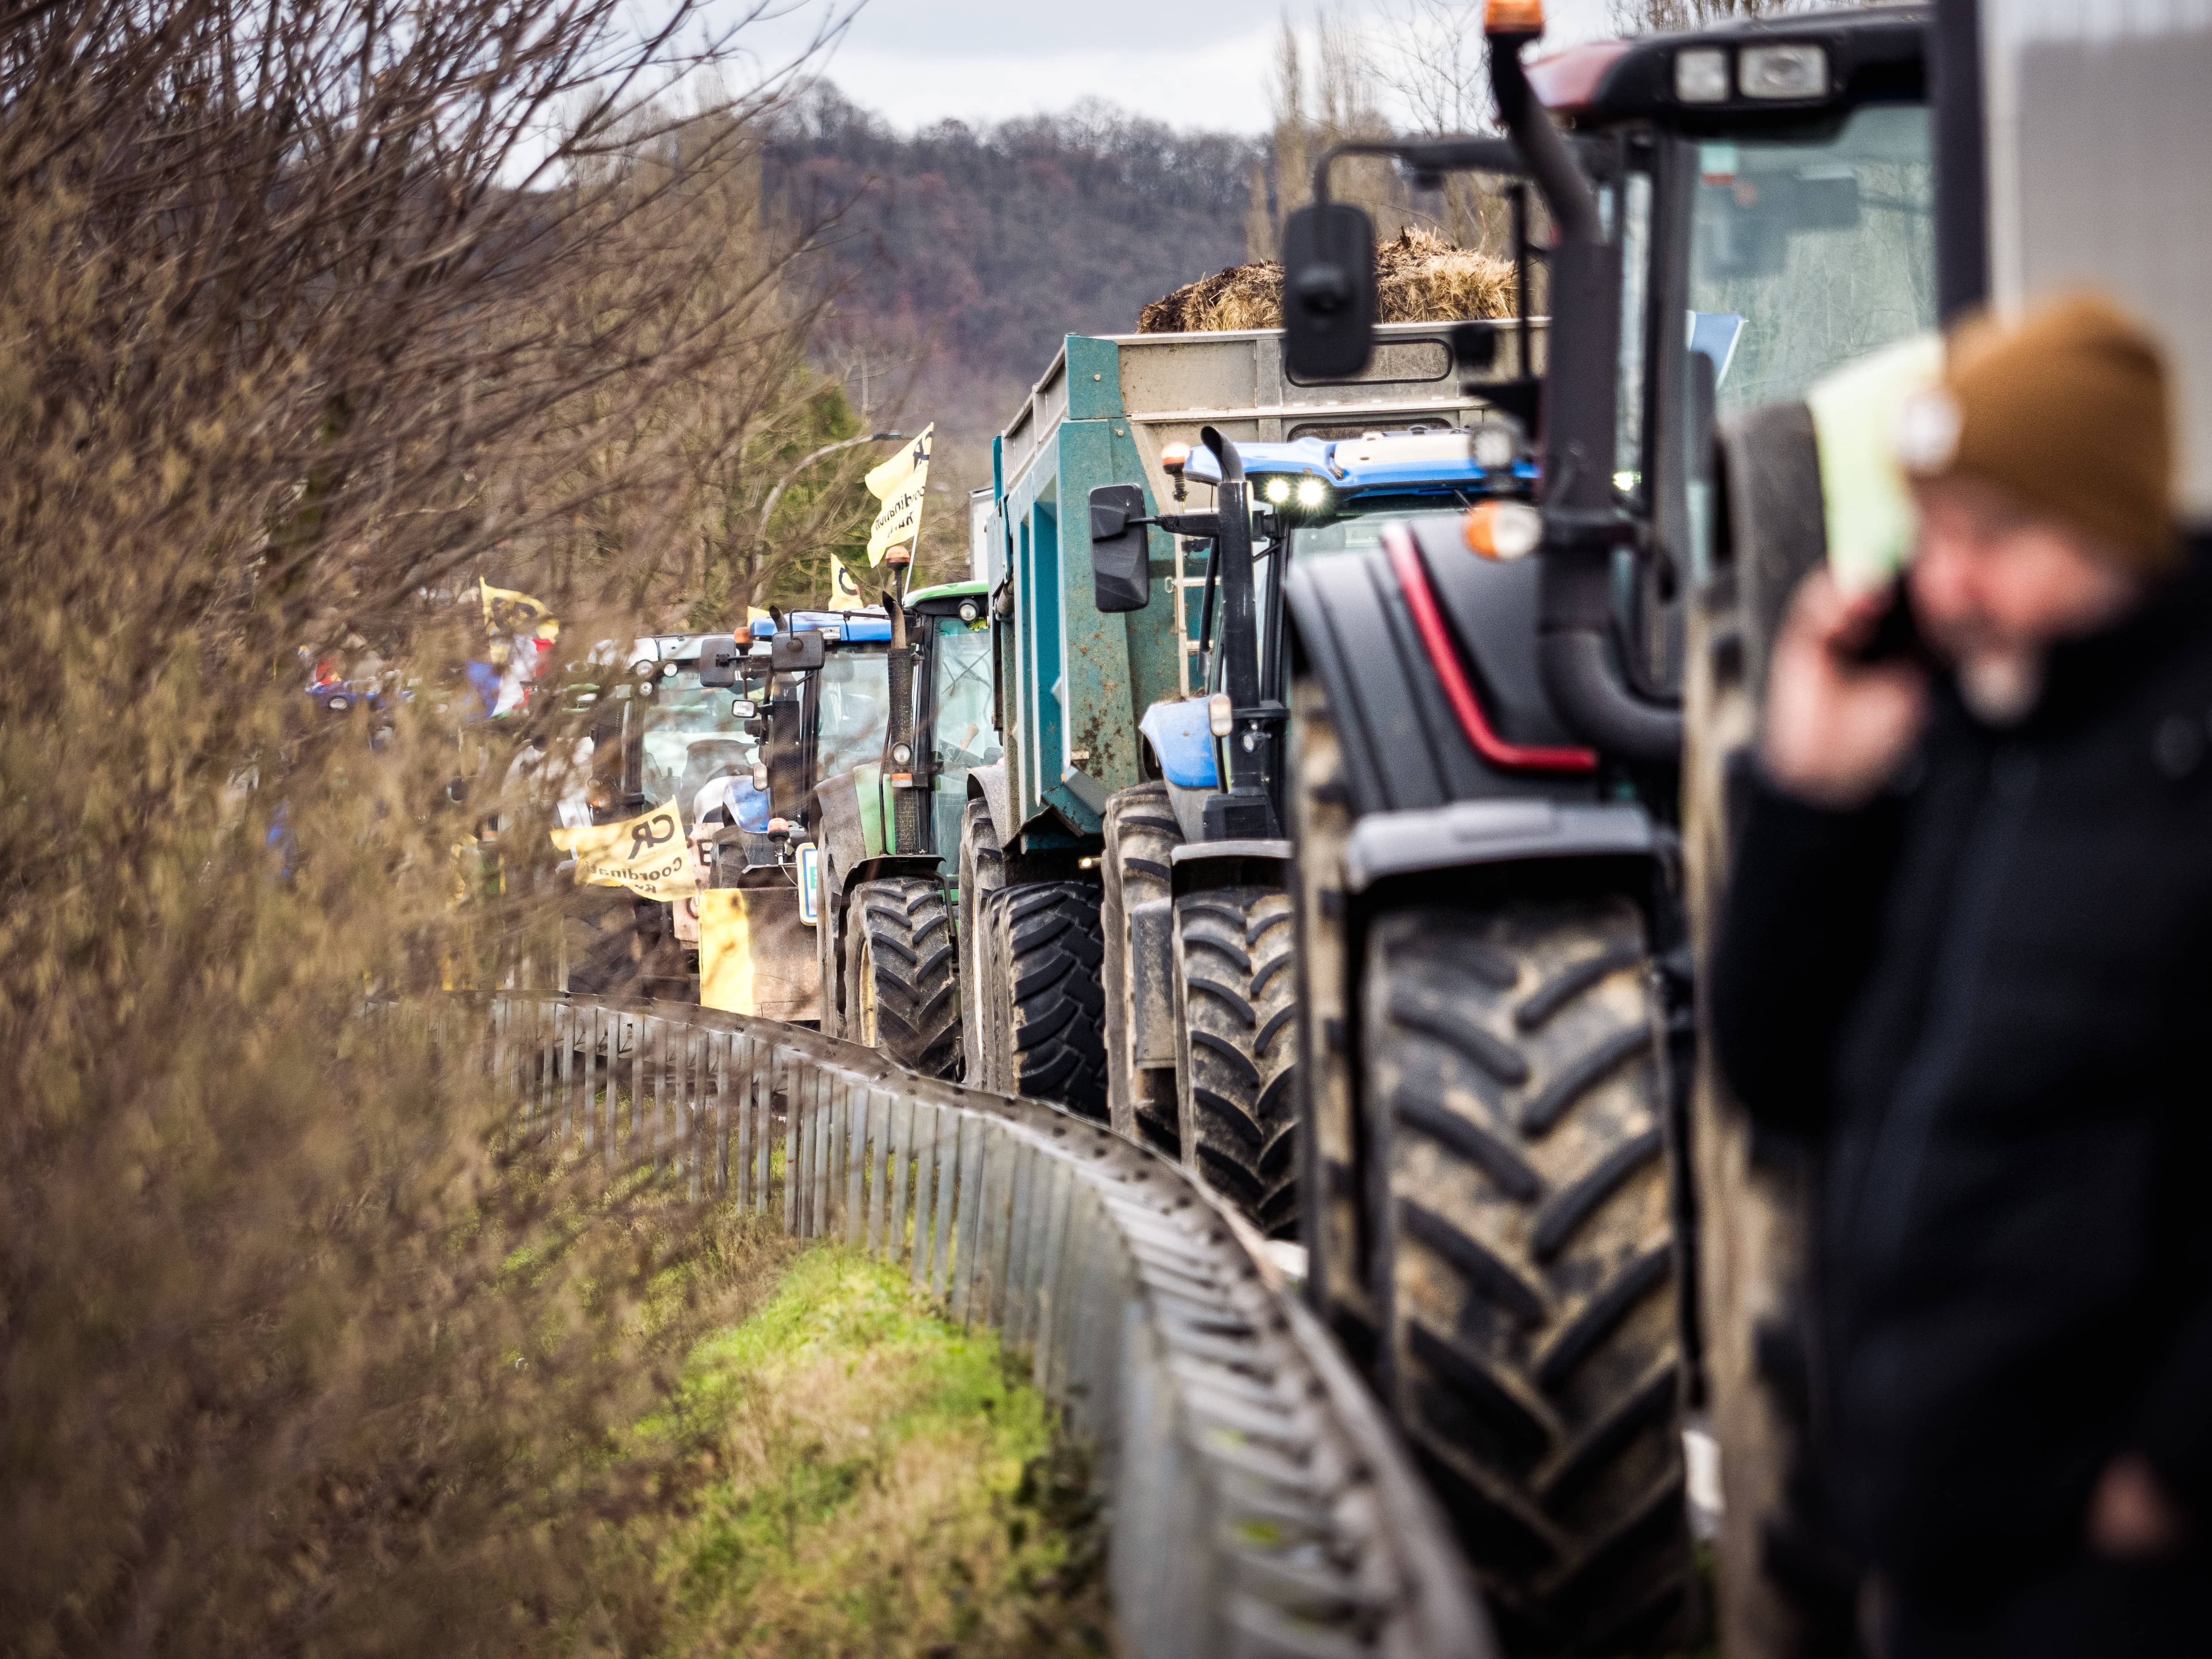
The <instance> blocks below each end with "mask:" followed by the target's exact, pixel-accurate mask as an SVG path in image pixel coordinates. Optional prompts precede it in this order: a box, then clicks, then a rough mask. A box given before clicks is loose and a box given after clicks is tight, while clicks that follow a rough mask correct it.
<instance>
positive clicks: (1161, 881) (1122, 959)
mask: <svg viewBox="0 0 2212 1659" xmlns="http://www.w3.org/2000/svg"><path fill="white" fill-rule="evenodd" d="M1105 838H1106V850H1105V852H1104V853H1103V854H1102V855H1101V856H1100V859H1099V873H1100V874H1101V875H1102V876H1103V878H1104V887H1105V906H1104V912H1103V922H1104V926H1105V930H1106V938H1105V970H1106V971H1105V984H1106V1098H1107V1111H1108V1115H1109V1119H1110V1120H1111V1121H1112V1122H1113V1125H1114V1127H1115V1128H1116V1129H1119V1130H1121V1132H1122V1133H1124V1134H1133V1135H1135V1136H1137V1137H1138V1138H1139V1139H1142V1140H1143V1141H1145V1142H1146V1144H1147V1145H1149V1146H1156V1147H1158V1149H1159V1150H1160V1151H1161V1152H1164V1153H1166V1154H1167V1155H1168V1156H1169V1157H1170V1158H1173V1157H1176V1156H1177V1155H1179V1153H1180V1152H1181V1151H1182V1140H1181V1139H1180V1136H1179V1133H1178V1132H1177V1129H1176V1111H1177V1107H1176V1074H1175V1073H1173V1072H1171V1071H1170V1070H1169V1069H1168V1068H1167V1067H1166V1066H1139V1064H1138V1063H1137V1054H1136V1050H1135V1048H1134V1041H1135V1036H1136V1033H1135V1030H1134V1029H1133V1028H1134V1024H1135V1019H1134V1014H1135V1000H1136V983H1135V978H1134V975H1133V973H1132V972H1131V967H1130V957H1131V940H1130V931H1129V927H1130V921H1129V913H1130V911H1131V910H1132V909H1133V908H1135V907H1136V906H1138V905H1139V904H1145V903H1150V902H1156V901H1158V900H1161V899H1164V898H1166V897H1168V896H1169V895H1170V882H1171V876H1172V871H1171V869H1170V860H1171V859H1172V858H1173V856H1174V854H1175V849H1176V847H1177V846H1178V845H1179V844H1180V843H1181V842H1182V825H1180V824H1179V823H1176V816H1175V811H1174V809H1173V808H1172V807H1171V806H1170V805H1168V787H1167V785H1166V784H1164V783H1161V782H1158V781H1153V782H1149V783H1140V784H1137V785H1136V786H1134V787H1132V788H1128V789H1124V790H1122V791H1121V792H1120V793H1118V794H1116V795H1115V796H1114V797H1113V798H1112V799H1109V801H1108V802H1107V803H1106V823H1105Z"/></svg>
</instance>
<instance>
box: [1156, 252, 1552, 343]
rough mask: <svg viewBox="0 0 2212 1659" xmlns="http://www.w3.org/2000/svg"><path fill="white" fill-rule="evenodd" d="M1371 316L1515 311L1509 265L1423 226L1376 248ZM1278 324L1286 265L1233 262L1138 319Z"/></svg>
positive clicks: (1208, 326) (1168, 330)
mask: <svg viewBox="0 0 2212 1659" xmlns="http://www.w3.org/2000/svg"><path fill="white" fill-rule="evenodd" d="M1375 276H1376V320H1377V321H1378V322H1385V323H1443V322H1457V321H1459V320H1461V319H1463V318H1472V317H1510V316H1511V315H1512V314H1513V264H1512V261H1510V259H1499V258H1492V256H1491V255H1489V254H1487V253H1477V252H1473V251H1471V250H1469V249H1467V248H1463V247H1461V246H1458V245H1456V244H1455V243H1452V242H1448V241H1446V240H1444V239H1443V237H1441V236H1438V235H1437V234H1434V233H1433V232H1431V231H1426V230H1406V231H1401V232H1400V233H1399V234H1398V235H1397V237H1396V238H1395V239H1394V240H1390V241H1388V242H1385V243H1383V245H1382V246H1380V247H1378V248H1376V250H1375ZM1282 325H1283V268H1282V266H1281V265H1280V264H1277V263H1276V262H1275V261H1273V260H1272V259H1271V260H1269V261H1267V263H1266V264H1255V265H1231V266H1230V267H1229V269H1228V270H1222V271H1217V272H1215V273H1214V274H1213V275H1212V276H1202V277H1200V279H1199V280H1198V281H1197V282H1194V283H1188V284H1186V285H1185V286H1183V287H1182V288H1179V289H1176V291H1175V292H1174V293H1172V294H1170V295H1168V296H1167V297H1166V298H1165V299H1163V300H1155V301H1152V304H1150V305H1148V306H1146V307H1145V308H1144V310H1143V312H1142V313H1139V316H1138V318H1137V330H1138V332H1139V333H1142V334H1199V333H1211V332H1213V331H1218V330H1221V329H1231V328H1280V327H1281V326H1282Z"/></svg>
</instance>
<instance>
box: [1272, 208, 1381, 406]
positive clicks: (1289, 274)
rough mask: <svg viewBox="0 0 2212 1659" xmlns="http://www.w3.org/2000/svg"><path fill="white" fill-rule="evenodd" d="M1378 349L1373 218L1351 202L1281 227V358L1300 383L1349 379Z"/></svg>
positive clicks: (1301, 215)
mask: <svg viewBox="0 0 2212 1659" xmlns="http://www.w3.org/2000/svg"><path fill="white" fill-rule="evenodd" d="M1374 354H1375V225H1374V222H1373V221H1372V220H1370V219H1369V218H1368V216H1367V215H1366V214H1365V212H1364V211H1363V210H1360V209H1358V208H1356V207H1354V206H1352V204H1350V203H1349V202H1321V203H1316V204H1314V205H1313V206H1311V207H1303V208H1300V209H1299V210H1297V212H1296V213H1293V214H1292V215H1291V216H1290V220H1289V222H1287V223H1285V225H1284V227H1283V363H1284V367H1285V369H1286V370H1287V371H1288V372H1289V374H1290V378H1291V380H1293V381H1296V382H1297V383H1298V384H1300V385H1304V384H1305V383H1307V382H1309V381H1313V380H1350V379H1351V378H1352V376H1353V375H1355V374H1359V373H1361V372H1362V371H1363V370H1364V369H1365V368H1366V367H1367V363H1368V360H1369V359H1370V357H1372V356H1374Z"/></svg>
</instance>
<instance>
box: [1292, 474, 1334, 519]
mask: <svg viewBox="0 0 2212 1659" xmlns="http://www.w3.org/2000/svg"><path fill="white" fill-rule="evenodd" d="M1298 505H1299V506H1300V507H1304V508H1305V509H1306V511H1307V512H1309V513H1311V512H1315V511H1317V510H1318V509H1320V508H1322V507H1327V506H1328V485H1327V484H1325V483H1322V481H1321V480H1320V479H1319V478H1301V479H1299V480H1298Z"/></svg>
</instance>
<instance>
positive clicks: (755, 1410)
mask: <svg viewBox="0 0 2212 1659" xmlns="http://www.w3.org/2000/svg"><path fill="white" fill-rule="evenodd" d="M678 1414H679V1415H680V1416H681V1418H683V1419H684V1423H683V1427H684V1428H685V1429H686V1430H688V1431H691V1432H693V1433H699V1432H701V1431H704V1435H703V1437H704V1439H705V1442H706V1443H707V1444H708V1445H709V1446H710V1447H712V1448H713V1453H712V1455H714V1458H715V1459H716V1460H717V1465H718V1467H717V1469H716V1479H715V1480H714V1481H713V1482H711V1483H710V1485H709V1486H708V1490H707V1492H705V1493H704V1495H703V1497H702V1498H701V1499H700V1500H699V1502H698V1504H697V1507H696V1509H695V1510H693V1512H692V1513H691V1515H690V1516H689V1517H688V1519H687V1520H686V1521H685V1522H684V1525H683V1526H682V1527H681V1528H679V1529H678V1533H677V1534H676V1535H675V1537H674V1538H673V1539H672V1540H671V1541H669V1543H668V1544H667V1545H666V1546H665V1548H664V1551H663V1553H662V1557H661V1559H662V1561H663V1563H664V1571H665V1573H666V1575H667V1577H668V1581H669V1582H668V1589H669V1591H670V1593H671V1602H672V1607H671V1614H672V1618H671V1623H670V1625H669V1626H668V1627H667V1635H668V1638H669V1640H668V1641H667V1642H666V1644H665V1650H667V1651H670V1652H672V1653H685V1654H710V1653H714V1654H720V1653H727V1654H736V1653H743V1654H746V1655H761V1656H770V1655H773V1656H778V1659H781V1656H793V1659H797V1656H802V1655H805V1656H811V1655H823V1656H829V1655H839V1656H845V1655H852V1656H859V1655H868V1656H878V1655H881V1656H904V1655H914V1656H941V1655H950V1654H954V1653H957V1654H960V1655H962V1656H969V1655H979V1656H980V1655H994V1654H1015V1653H1021V1654H1092V1653H1103V1652H1105V1651H1106V1650H1107V1647H1108V1641H1107V1636H1106V1630H1107V1621H1106V1613H1105V1598H1104V1587H1103V1582H1102V1574H1101V1571H1100V1569H1101V1566H1102V1565H1103V1564H1102V1562H1101V1560H1100V1555H1099V1552H1100V1550H1101V1548H1102V1547H1103V1536H1102V1533H1101V1529H1100V1528H1098V1526H1097V1522H1096V1519H1095V1516H1094V1515H1093V1512H1092V1510H1091V1505H1090V1504H1089V1502H1088V1499H1087V1497H1086V1492H1087V1486H1088V1479H1087V1476H1088V1471H1087V1469H1086V1468H1085V1467H1084V1465H1083V1460H1082V1458H1081V1456H1080V1454H1079V1452H1078V1451H1077V1450H1076V1449H1074V1448H1073V1447H1071V1446H1069V1445H1068V1444H1066V1443H1064V1442H1061V1441H1060V1440H1059V1439H1058V1438H1057V1437H1056V1436H1055V1433H1054V1419H1053V1416H1052V1413H1051V1412H1050V1411H1049V1408H1048V1407H1047V1405H1046V1403H1045V1401H1044V1400H1043V1398H1042V1396H1041V1395H1038V1394H1037V1393H1036V1390H1035V1389H1032V1388H1030V1387H1029V1386H1028V1384H1027V1383H1025V1382H1024V1381H1022V1380H1020V1378H1019V1376H1018V1373H1017V1372H1016V1371H1015V1370H1014V1369H1013V1368H1012V1367H1011V1366H1009V1365H1008V1364H1006V1361H1005V1359H1004V1357H1003V1356H1002V1354H1001V1352H1000V1347H999V1342H998V1338H997V1336H996V1334H994V1333H990V1332H985V1331H977V1332H975V1333H966V1332H963V1331H961V1330H960V1329H959V1328H957V1327H955V1326H952V1325H950V1324H947V1323H946V1322H944V1321H942V1320H940V1319H938V1318H936V1317H935V1316H933V1315H932V1314H931V1313H930V1311H929V1310H928V1307H927V1304H926V1303H925V1302H924V1301H923V1300H922V1299H921V1298H920V1297H916V1296H915V1294H914V1293H913V1291H911V1290H910V1289H909V1288H908V1285H907V1283H906V1280H905V1278H904V1276H903V1275H902V1274H901V1273H898V1272H896V1270H894V1269H892V1268H889V1267H884V1266H883V1265H881V1264H879V1263H877V1262H873V1261H868V1260H867V1259H866V1258H865V1257H862V1256H860V1255H858V1254H856V1253H853V1252H849V1251H847V1250H845V1249H841V1248H837V1247H833V1246H824V1247H821V1248H817V1249H812V1250H810V1251H808V1252H806V1253H805V1255H801V1256H799V1258H798V1259H797V1260H796V1261H794V1262H793V1264H792V1265H791V1267H790V1268H789V1269H788V1271H787V1273H786V1274H785V1276H784V1278H783V1280H782V1282H781V1285H779V1286H778V1287H777V1288H776V1290H775V1292H774V1294H773V1295H771V1296H770V1297H769V1299H768V1300H767V1302H766V1303H765V1304H763V1305H762V1306H761V1307H760V1308H759V1309H758V1310H757V1311H756V1312H755V1313H753V1314H752V1315H751V1316H750V1317H749V1318H748V1319H746V1320H745V1322H744V1323H743V1324H741V1325H738V1326H737V1327H734V1328H732V1329H730V1330H727V1331H725V1332H723V1333H721V1334H719V1335H717V1336H715V1337H714V1338H712V1339H710V1340H708V1341H707V1342H705V1343H704V1344H702V1345H701V1346H700V1347H699V1348H698V1349H697V1350H696V1351H695V1352H694V1353H693V1355H692V1358H691V1362H690V1369H689V1371H688V1373H687V1376H686V1377H685V1381H684V1388H683V1389H682V1392H681V1396H680V1403H679V1405H678Z"/></svg>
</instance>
